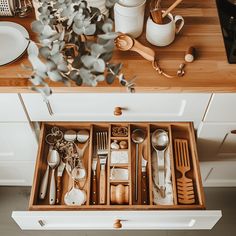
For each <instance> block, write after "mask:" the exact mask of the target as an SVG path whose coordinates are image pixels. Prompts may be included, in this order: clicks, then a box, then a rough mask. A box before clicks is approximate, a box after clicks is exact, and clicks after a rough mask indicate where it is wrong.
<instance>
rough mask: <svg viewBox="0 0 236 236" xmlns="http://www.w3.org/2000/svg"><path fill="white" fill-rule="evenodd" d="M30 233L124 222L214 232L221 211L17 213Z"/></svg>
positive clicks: (132, 225) (125, 224) (135, 227)
mask: <svg viewBox="0 0 236 236" xmlns="http://www.w3.org/2000/svg"><path fill="white" fill-rule="evenodd" d="M12 217H13V219H14V220H15V221H16V223H17V224H18V225H19V226H20V227H21V229H27V230H94V229H96V230H99V229H101V230H110V229H114V227H113V224H114V222H115V221H116V220H117V219H119V220H121V224H122V225H121V227H122V228H121V229H124V230H128V229H133V230H138V229H148V230H154V229H155V230H156V229H186V230H193V229H212V228H213V226H214V225H215V224H216V223H217V221H218V220H219V219H220V218H221V211H189V210H188V211H142V212H137V211H79V212H78V211H73V212H68V211H54V212H53V211H48V212H45V211H44V212H43V211H37V212H35V211H34V212H13V214H12Z"/></svg>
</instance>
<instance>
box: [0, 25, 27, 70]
mask: <svg viewBox="0 0 236 236" xmlns="http://www.w3.org/2000/svg"><path fill="white" fill-rule="evenodd" d="M26 38H29V33H28V32H27V30H26V29H25V28H24V27H23V26H21V25H19V24H16V23H13V22H8V21H2V22H0V66H3V65H6V64H8V63H10V62H13V61H14V60H16V59H17V58H19V57H20V56H21V55H22V54H23V53H24V52H25V50H26V49H27V47H28V43H29V41H28V40H27V39H26Z"/></svg>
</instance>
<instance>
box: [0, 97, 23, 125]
mask: <svg viewBox="0 0 236 236" xmlns="http://www.w3.org/2000/svg"><path fill="white" fill-rule="evenodd" d="M11 121H16V122H18V121H27V117H26V114H25V111H24V109H23V106H22V104H21V102H20V99H19V96H18V94H15V93H2V94H0V122H11Z"/></svg>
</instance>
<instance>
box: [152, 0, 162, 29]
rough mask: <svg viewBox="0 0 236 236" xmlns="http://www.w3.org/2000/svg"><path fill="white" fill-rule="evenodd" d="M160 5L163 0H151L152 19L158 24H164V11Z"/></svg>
mask: <svg viewBox="0 0 236 236" xmlns="http://www.w3.org/2000/svg"><path fill="white" fill-rule="evenodd" d="M160 3H161V0H151V2H150V14H151V18H152V20H153V21H154V22H155V23H156V24H162V11H161V6H160Z"/></svg>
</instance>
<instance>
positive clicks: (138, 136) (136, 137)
mask: <svg viewBox="0 0 236 236" xmlns="http://www.w3.org/2000/svg"><path fill="white" fill-rule="evenodd" d="M131 138H132V141H133V142H134V143H135V144H136V151H135V153H136V157H135V201H137V200H138V163H139V152H138V149H139V144H141V143H142V142H143V141H144V140H145V138H146V132H145V131H144V130H142V129H135V130H134V131H133V132H132V135H131Z"/></svg>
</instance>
